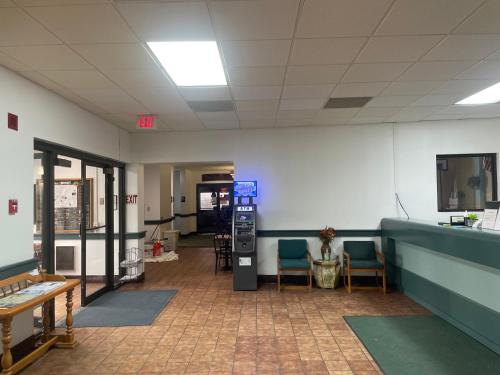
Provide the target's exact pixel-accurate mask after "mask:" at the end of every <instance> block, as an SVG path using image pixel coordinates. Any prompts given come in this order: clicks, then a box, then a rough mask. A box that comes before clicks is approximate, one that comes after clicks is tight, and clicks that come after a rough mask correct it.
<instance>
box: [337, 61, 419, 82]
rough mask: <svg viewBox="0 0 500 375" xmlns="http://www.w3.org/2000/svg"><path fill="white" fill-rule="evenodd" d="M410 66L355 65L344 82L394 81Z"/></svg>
mask: <svg viewBox="0 0 500 375" xmlns="http://www.w3.org/2000/svg"><path fill="white" fill-rule="evenodd" d="M410 65H411V64H409V63H376V64H353V65H351V67H350V68H349V70H348V71H347V73H346V75H345V77H344V78H343V79H342V82H381V81H393V80H395V79H396V78H397V77H399V76H400V75H401V73H403V72H404V71H405V70H406V69H408V67H409V66H410Z"/></svg>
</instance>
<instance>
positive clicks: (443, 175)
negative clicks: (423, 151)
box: [436, 154, 497, 211]
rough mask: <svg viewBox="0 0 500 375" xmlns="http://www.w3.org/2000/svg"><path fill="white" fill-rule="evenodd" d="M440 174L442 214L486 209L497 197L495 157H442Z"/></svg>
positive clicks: (439, 164)
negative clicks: (489, 202)
mask: <svg viewBox="0 0 500 375" xmlns="http://www.w3.org/2000/svg"><path fill="white" fill-rule="evenodd" d="M436 171H437V200H438V210H439V211H464V210H482V209H484V206H485V202H487V201H492V200H495V199H496V198H497V194H496V191H494V189H496V186H497V182H496V156H494V155H491V154H483V155H438V156H437V157H436Z"/></svg>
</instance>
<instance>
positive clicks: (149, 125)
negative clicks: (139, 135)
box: [137, 115, 156, 129]
mask: <svg viewBox="0 0 500 375" xmlns="http://www.w3.org/2000/svg"><path fill="white" fill-rule="evenodd" d="M137 128H138V129H156V123H155V116H154V115H139V119H138V120H137Z"/></svg>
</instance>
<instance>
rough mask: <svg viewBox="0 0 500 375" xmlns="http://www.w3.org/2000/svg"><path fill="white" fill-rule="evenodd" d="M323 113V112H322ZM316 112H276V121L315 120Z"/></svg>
mask: <svg viewBox="0 0 500 375" xmlns="http://www.w3.org/2000/svg"><path fill="white" fill-rule="evenodd" d="M323 111H324V110H323ZM319 112H321V111H318V110H301V111H278V116H277V117H278V120H299V119H300V120H308V119H313V118H315V117H316V116H317V115H318V113H319Z"/></svg>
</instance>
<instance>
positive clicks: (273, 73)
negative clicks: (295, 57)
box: [227, 66, 285, 86]
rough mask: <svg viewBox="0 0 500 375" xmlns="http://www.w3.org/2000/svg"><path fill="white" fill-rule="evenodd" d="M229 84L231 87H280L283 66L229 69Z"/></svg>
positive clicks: (283, 73) (282, 77)
mask: <svg viewBox="0 0 500 375" xmlns="http://www.w3.org/2000/svg"><path fill="white" fill-rule="evenodd" d="M227 74H228V76H229V82H230V83H231V85H233V86H266V85H272V86H281V85H282V84H283V80H284V78H285V67H284V66H252V67H233V68H231V67H229V68H228V69H227Z"/></svg>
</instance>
